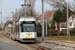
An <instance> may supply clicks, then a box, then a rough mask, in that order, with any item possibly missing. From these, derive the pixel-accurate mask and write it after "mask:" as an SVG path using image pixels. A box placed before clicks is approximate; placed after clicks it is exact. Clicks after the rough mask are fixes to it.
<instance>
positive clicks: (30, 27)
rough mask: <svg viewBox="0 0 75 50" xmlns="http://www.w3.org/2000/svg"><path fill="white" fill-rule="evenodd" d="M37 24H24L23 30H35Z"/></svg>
mask: <svg viewBox="0 0 75 50" xmlns="http://www.w3.org/2000/svg"><path fill="white" fill-rule="evenodd" d="M34 31H35V24H22V27H21V32H34Z"/></svg>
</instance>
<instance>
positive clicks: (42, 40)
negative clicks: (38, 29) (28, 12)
mask: <svg viewBox="0 0 75 50" xmlns="http://www.w3.org/2000/svg"><path fill="white" fill-rule="evenodd" d="M42 42H44V0H42Z"/></svg>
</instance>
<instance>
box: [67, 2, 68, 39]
mask: <svg viewBox="0 0 75 50" xmlns="http://www.w3.org/2000/svg"><path fill="white" fill-rule="evenodd" d="M67 38H68V2H67Z"/></svg>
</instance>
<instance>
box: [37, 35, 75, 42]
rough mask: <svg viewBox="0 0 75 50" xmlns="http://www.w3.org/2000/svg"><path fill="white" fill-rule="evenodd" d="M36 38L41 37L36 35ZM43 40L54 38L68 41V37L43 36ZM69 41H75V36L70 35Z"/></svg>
mask: <svg viewBox="0 0 75 50" xmlns="http://www.w3.org/2000/svg"><path fill="white" fill-rule="evenodd" d="M38 39H42V38H41V37H38ZM45 40H54V41H62V40H66V41H68V40H69V38H67V36H50V37H45ZM70 41H75V36H71V37H70Z"/></svg>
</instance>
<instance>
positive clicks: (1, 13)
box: [0, 10, 3, 31]
mask: <svg viewBox="0 0 75 50" xmlns="http://www.w3.org/2000/svg"><path fill="white" fill-rule="evenodd" d="M0 13H1V27H2V31H3V26H2V10H1V12H0Z"/></svg>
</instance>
